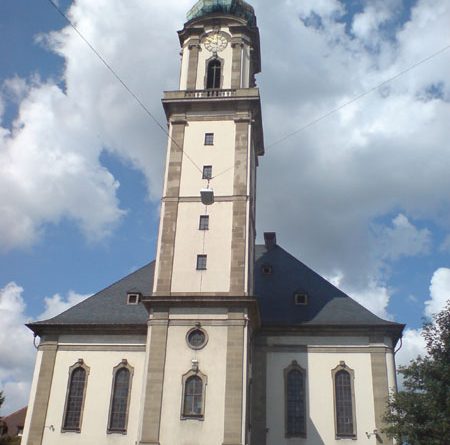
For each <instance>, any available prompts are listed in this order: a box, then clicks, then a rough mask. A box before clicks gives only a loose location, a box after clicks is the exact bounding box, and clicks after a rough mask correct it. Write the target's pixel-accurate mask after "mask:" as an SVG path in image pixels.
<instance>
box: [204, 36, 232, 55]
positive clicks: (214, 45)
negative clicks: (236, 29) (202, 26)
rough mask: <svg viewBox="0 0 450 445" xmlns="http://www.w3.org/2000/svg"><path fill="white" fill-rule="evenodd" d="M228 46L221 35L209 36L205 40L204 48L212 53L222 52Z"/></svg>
mask: <svg viewBox="0 0 450 445" xmlns="http://www.w3.org/2000/svg"><path fill="white" fill-rule="evenodd" d="M227 45H228V40H227V39H226V37H224V36H223V35H222V34H217V33H214V34H209V35H208V36H207V37H206V39H205V48H206V49H207V50H208V51H211V52H212V53H218V52H220V51H223V50H224V49H225V48H226V47H227Z"/></svg>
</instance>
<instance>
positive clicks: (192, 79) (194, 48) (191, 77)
mask: <svg viewBox="0 0 450 445" xmlns="http://www.w3.org/2000/svg"><path fill="white" fill-rule="evenodd" d="M188 49H189V65H188V76H187V85H186V89H187V90H196V89H197V88H196V85H197V71H198V55H199V52H200V42H199V41H198V40H197V39H192V40H191V42H189V46H188Z"/></svg>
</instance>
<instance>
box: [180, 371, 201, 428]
mask: <svg viewBox="0 0 450 445" xmlns="http://www.w3.org/2000/svg"><path fill="white" fill-rule="evenodd" d="M205 387H206V376H205V375H204V374H202V373H201V372H200V371H199V370H198V368H196V369H192V370H191V371H189V372H187V373H186V374H185V375H184V376H183V399H182V400H183V403H182V406H181V417H182V418H185V419H186V418H194V419H195V418H196V419H202V418H203V417H204V415H205Z"/></svg>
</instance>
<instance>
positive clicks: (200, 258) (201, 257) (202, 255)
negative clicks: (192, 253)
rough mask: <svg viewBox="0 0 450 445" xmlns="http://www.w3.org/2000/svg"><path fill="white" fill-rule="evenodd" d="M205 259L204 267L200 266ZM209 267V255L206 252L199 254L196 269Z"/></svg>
mask: <svg viewBox="0 0 450 445" xmlns="http://www.w3.org/2000/svg"><path fill="white" fill-rule="evenodd" d="M203 259H204V267H200V266H201V264H200V261H201V260H203ZM207 267H208V255H206V254H198V255H197V265H196V270H207Z"/></svg>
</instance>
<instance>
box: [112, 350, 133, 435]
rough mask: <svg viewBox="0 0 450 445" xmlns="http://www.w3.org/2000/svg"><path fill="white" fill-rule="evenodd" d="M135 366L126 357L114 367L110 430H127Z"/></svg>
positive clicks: (116, 431) (122, 431)
mask: <svg viewBox="0 0 450 445" xmlns="http://www.w3.org/2000/svg"><path fill="white" fill-rule="evenodd" d="M132 376H133V368H132V367H131V366H130V365H129V364H128V362H127V360H126V359H123V360H122V362H121V363H120V364H119V365H117V366H116V367H115V368H114V369H113V381H112V389H111V402H110V407H109V419H108V432H109V433H122V434H123V433H125V432H126V431H127V422H128V410H129V404H130V393H131V381H132Z"/></svg>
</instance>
